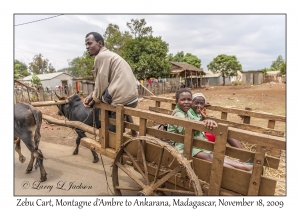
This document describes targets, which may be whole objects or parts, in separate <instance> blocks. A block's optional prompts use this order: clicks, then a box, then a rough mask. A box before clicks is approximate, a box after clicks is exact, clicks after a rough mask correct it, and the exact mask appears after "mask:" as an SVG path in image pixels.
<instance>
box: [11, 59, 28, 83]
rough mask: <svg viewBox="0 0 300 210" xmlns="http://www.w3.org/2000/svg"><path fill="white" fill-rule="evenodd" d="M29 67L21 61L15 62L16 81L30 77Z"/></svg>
mask: <svg viewBox="0 0 300 210" xmlns="http://www.w3.org/2000/svg"><path fill="white" fill-rule="evenodd" d="M29 75H30V73H29V72H28V71H27V65H26V64H25V63H23V62H21V61H19V60H15V61H14V79H20V78H23V77H26V76H29Z"/></svg>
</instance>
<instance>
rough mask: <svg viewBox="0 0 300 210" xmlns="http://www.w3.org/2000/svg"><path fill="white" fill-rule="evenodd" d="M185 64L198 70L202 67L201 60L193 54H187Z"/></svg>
mask: <svg viewBox="0 0 300 210" xmlns="http://www.w3.org/2000/svg"><path fill="white" fill-rule="evenodd" d="M183 62H186V63H188V64H191V65H193V66H195V67H197V68H200V67H201V60H200V59H199V58H197V56H195V55H192V54H191V53H187V54H186V55H185V56H184V58H183Z"/></svg>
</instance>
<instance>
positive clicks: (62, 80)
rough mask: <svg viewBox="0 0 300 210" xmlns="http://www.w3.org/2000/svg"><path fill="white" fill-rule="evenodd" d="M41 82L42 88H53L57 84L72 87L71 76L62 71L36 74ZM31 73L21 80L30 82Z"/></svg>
mask: <svg viewBox="0 0 300 210" xmlns="http://www.w3.org/2000/svg"><path fill="white" fill-rule="evenodd" d="M36 76H37V77H38V78H39V79H40V80H41V83H42V86H43V88H46V87H50V88H51V89H54V88H55V87H57V86H62V87H65V86H66V85H67V86H68V87H69V88H70V87H72V78H73V77H72V76H71V75H69V74H67V73H64V72H55V73H49V74H37V75H36ZM31 78H32V75H30V76H27V77H24V78H23V79H22V81H25V82H26V81H27V82H30V80H31Z"/></svg>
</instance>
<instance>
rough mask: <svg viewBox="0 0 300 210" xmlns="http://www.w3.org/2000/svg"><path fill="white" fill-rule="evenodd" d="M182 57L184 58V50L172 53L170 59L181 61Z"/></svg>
mask: <svg viewBox="0 0 300 210" xmlns="http://www.w3.org/2000/svg"><path fill="white" fill-rule="evenodd" d="M183 58H184V52H183V51H181V52H178V53H176V55H174V57H173V58H172V60H171V61H174V62H183Z"/></svg>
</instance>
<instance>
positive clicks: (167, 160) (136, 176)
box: [112, 136, 203, 196]
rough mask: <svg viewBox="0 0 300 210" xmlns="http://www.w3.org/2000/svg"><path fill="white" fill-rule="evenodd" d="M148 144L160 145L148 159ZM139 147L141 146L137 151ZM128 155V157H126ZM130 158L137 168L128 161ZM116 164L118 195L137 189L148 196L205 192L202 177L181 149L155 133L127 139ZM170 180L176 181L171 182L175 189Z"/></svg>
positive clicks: (115, 178)
mask: <svg viewBox="0 0 300 210" xmlns="http://www.w3.org/2000/svg"><path fill="white" fill-rule="evenodd" d="M145 145H147V146H146V147H148V146H151V145H153V146H155V147H157V149H155V148H154V149H151V151H150V150H149V151H150V152H151V153H152V154H151V156H152V157H153V156H154V158H152V159H151V160H150V161H148V160H147V159H146V156H147V154H146V150H145ZM134 146H135V147H134ZM132 148H135V149H132ZM136 148H138V149H137V151H136ZM151 148H152V147H151ZM130 150H131V151H132V152H130ZM155 151H156V153H155ZM147 153H149V152H147ZM125 159H127V161H124V160H125ZM123 162H124V163H123ZM128 162H129V163H131V164H132V165H133V167H134V168H135V170H133V167H130V166H128V165H125V163H128ZM112 167H113V171H112V179H113V180H112V181H113V187H114V192H115V195H122V194H123V195H128V193H129V194H130V193H132V192H134V191H135V192H136V194H135V195H145V196H148V195H166V193H167V194H171V195H203V193H202V189H201V186H200V183H199V180H198V177H197V176H196V174H195V173H194V171H193V169H192V168H191V165H190V162H189V161H188V160H187V159H186V158H185V157H183V156H182V155H181V154H180V153H178V151H177V150H176V148H175V147H172V146H171V145H169V144H167V143H165V142H163V141H161V140H159V139H157V138H154V137H148V136H139V137H136V138H133V139H130V140H128V141H127V142H125V143H124V144H123V145H121V147H120V149H119V151H118V152H117V154H116V157H115V159H114V162H113V166H112ZM119 169H121V170H119ZM148 170H149V171H148ZM150 170H151V171H150ZM124 176H125V178H124ZM126 176H128V177H129V178H131V179H132V180H133V181H134V182H135V184H134V185H135V186H128V183H126V178H127V177H126ZM124 180H125V183H124ZM168 180H170V181H171V182H172V183H173V185H171V186H173V187H171V188H173V189H170V188H166V185H167V181H168ZM174 180H175V181H174ZM180 184H181V185H180ZM182 185H183V186H182ZM169 186H170V185H169ZM176 186H177V187H176ZM176 188H179V189H176Z"/></svg>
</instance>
